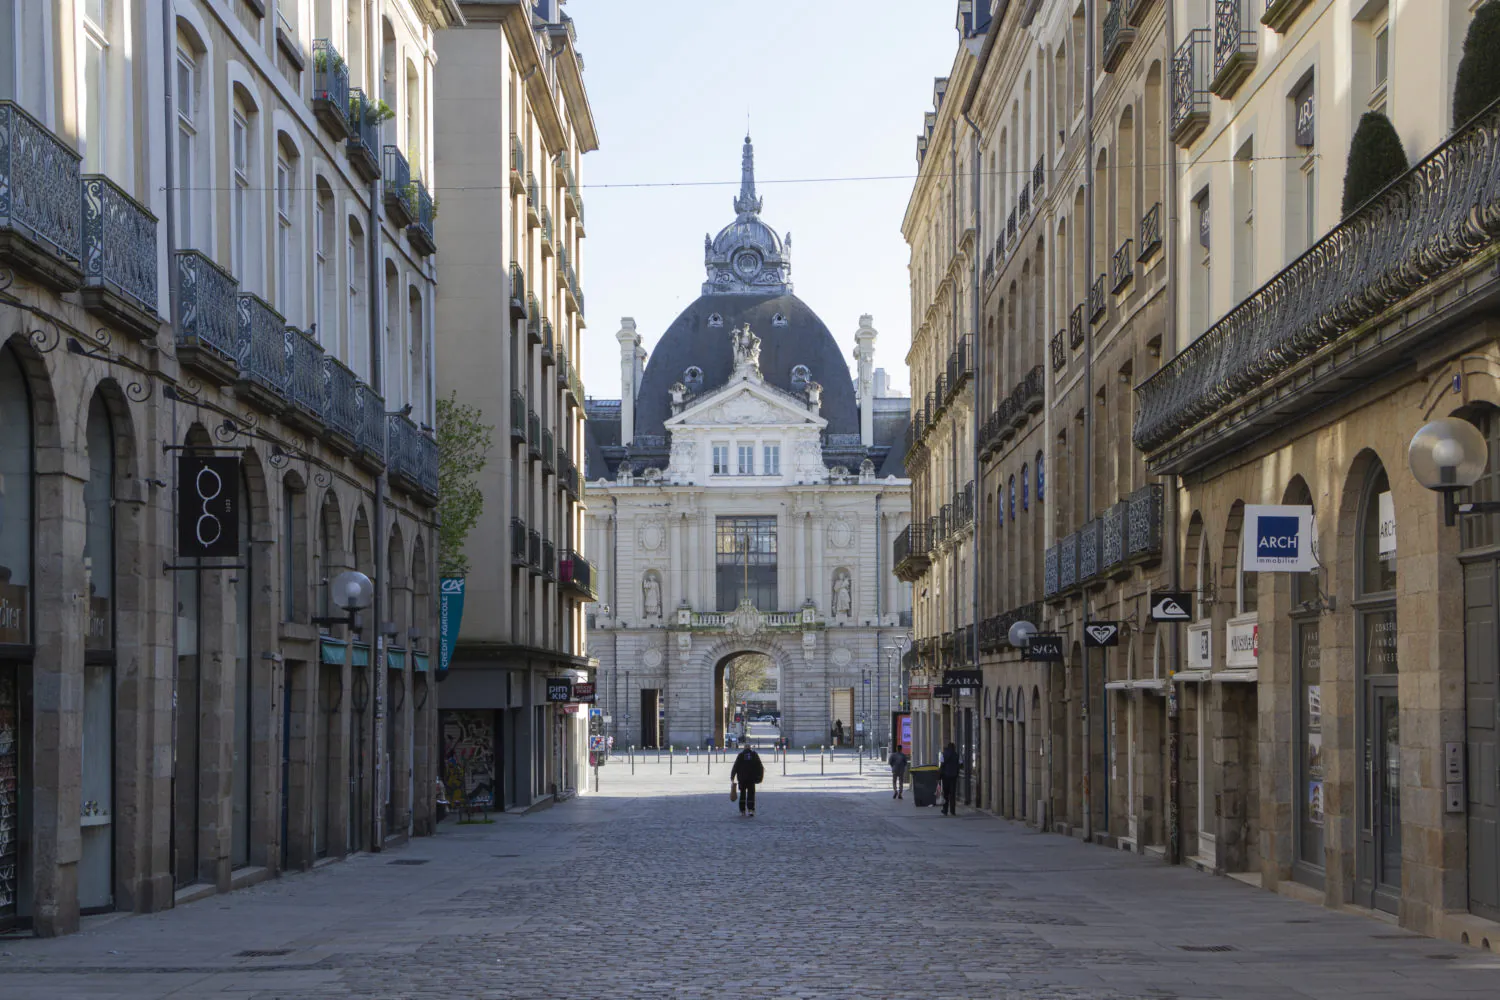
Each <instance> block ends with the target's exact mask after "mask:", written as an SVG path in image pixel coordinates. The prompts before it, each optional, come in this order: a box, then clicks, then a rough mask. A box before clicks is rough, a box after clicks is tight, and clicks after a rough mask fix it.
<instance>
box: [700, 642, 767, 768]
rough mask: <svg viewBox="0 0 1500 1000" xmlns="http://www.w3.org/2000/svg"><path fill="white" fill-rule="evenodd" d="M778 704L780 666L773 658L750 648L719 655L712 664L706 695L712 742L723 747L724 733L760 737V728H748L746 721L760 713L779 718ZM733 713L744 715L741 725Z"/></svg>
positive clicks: (748, 721) (748, 723) (761, 733)
mask: <svg viewBox="0 0 1500 1000" xmlns="http://www.w3.org/2000/svg"><path fill="white" fill-rule="evenodd" d="M781 704H782V703H781V667H780V664H779V663H778V662H777V659H776V657H774V656H772V655H770V654H769V653H764V652H761V651H759V650H753V649H742V650H738V651H736V652H733V653H729V654H727V655H725V656H722V657H720V658H719V660H718V661H717V662H716V663H715V664H714V674H713V687H712V691H711V694H710V698H709V713H710V715H711V717H712V721H713V740H714V745H715V746H719V747H722V746H724V737H725V734H726V733H735V734H739V733H742V732H749V733H750V735H751V736H752V738H754V737H756V736H763V735H764V732H763V731H761V732H757V731H753V730H751V729H750V720H752V719H755V718H758V717H760V716H764V715H775V716H777V717H778V719H781V718H782V713H781ZM736 715H742V716H743V717H744V725H743V726H741V725H740V724H738V723H736V721H735V716H736ZM777 732H778V733H779V732H780V730H779V729H778V730H777Z"/></svg>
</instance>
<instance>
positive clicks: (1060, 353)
mask: <svg viewBox="0 0 1500 1000" xmlns="http://www.w3.org/2000/svg"><path fill="white" fill-rule="evenodd" d="M1065 333H1066V331H1064V330H1058V331H1057V332H1056V333H1054V334H1053V335H1052V370H1053V371H1055V372H1060V371H1062V370H1063V369H1064V368H1066V367H1067V366H1068V350H1067V348H1066V347H1064V346H1063V337H1064V335H1065Z"/></svg>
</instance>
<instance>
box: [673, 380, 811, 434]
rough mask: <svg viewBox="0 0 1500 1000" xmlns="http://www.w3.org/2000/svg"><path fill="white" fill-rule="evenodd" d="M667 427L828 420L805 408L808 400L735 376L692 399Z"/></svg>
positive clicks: (802, 424) (781, 424) (805, 423)
mask: <svg viewBox="0 0 1500 1000" xmlns="http://www.w3.org/2000/svg"><path fill="white" fill-rule="evenodd" d="M665 424H666V429H667V430H668V431H677V430H685V429H687V428H690V427H724V426H730V427H734V426H740V427H764V426H773V427H786V426H800V427H815V428H817V429H818V430H819V431H821V430H823V429H824V428H826V427H827V426H828V421H827V420H826V419H824V418H823V417H821V416H819V415H817V414H816V413H813V412H812V411H811V410H809V409H808V408H807V402H806V401H805V400H803V399H802V398H800V397H798V396H793V395H792V394H791V393H787V392H783V391H782V390H780V389H777V388H776V387H775V386H770V385H767V384H766V383H765V382H764V381H762V380H760V379H756V378H745V377H737V378H734V379H731V380H730V381H729V382H728V383H726V384H725V385H722V386H719V387H718V388H717V389H714V390H712V391H711V392H708V393H705V394H704V395H702V396H700V397H698V398H697V399H694V400H693V401H692V402H690V403H689V404H688V405H687V406H686V407H685V408H684V409H683V411H682V412H681V413H678V414H677V415H675V416H673V417H669V418H668V419H667V420H666V421H665Z"/></svg>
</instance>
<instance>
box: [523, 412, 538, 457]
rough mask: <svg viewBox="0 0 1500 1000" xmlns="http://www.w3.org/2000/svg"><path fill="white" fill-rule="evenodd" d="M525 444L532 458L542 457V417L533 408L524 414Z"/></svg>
mask: <svg viewBox="0 0 1500 1000" xmlns="http://www.w3.org/2000/svg"><path fill="white" fill-rule="evenodd" d="M526 445H527V449H526V450H527V451H529V452H530V453H531V457H532V458H541V457H542V418H541V417H539V416H537V412H536V411H535V410H531V411H530V412H528V413H527V414H526Z"/></svg>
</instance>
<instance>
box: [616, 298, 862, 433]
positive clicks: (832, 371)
mask: <svg viewBox="0 0 1500 1000" xmlns="http://www.w3.org/2000/svg"><path fill="white" fill-rule="evenodd" d="M746 323H748V324H750V329H751V331H752V332H753V333H754V334H755V335H756V336H758V337H759V338H760V370H761V374H762V375H764V376H765V379H766V382H767V383H769V384H771V385H774V386H775V387H776V388H778V389H783V390H785V391H787V392H790V393H793V394H795V395H798V396H800V395H802V392H803V388H802V384H801V381H802V380H801V379H800V377H798V376H800V375H801V372H800V371H799V372H797V373H796V376H794V374H793V370H794V369H796V368H798V366H806V368H807V376H808V377H809V378H811V379H812V381H814V382H817V383H818V384H819V385H821V386H822V387H823V402H822V408H821V410H820V411H819V412H820V414H821V416H822V417H823V418H824V419H825V420H827V421H828V429H827V433H828V434H831V435H832V434H853V435H856V440H857V435H858V434H859V407H858V405H857V403H856V402H855V398H854V384H853V381H852V380H851V378H850V375H849V365H848V363H847V362H845V360H844V356H843V352H842V351H840V350H839V345H838V343H837V342H836V341H835V340H834V339H833V334H831V333H829V332H828V327H826V326H824V325H823V321H822V320H821V319H819V318H818V315H817V313H815V312H813V311H812V310H811V309H810V308H808V306H807V303H805V302H803V301H802V300H801V299H799V298H797V296H795V295H792V294H791V293H790V292H787V293H785V294H757V293H753V292H750V293H741V294H724V293H718V294H714V295H704V296H701V297H700V298H699V299H698V300H697V301H696V302H694V303H693V304H692V305H690V306H688V307H687V308H686V309H684V310H683V311H682V314H681V315H680V316H678V317H677V319H675V320H674V321H673V322H672V325H671V326H669V327H668V328H667V332H666V333H665V334H663V335H662V338H661V340H660V341H659V342H658V343H657V345H656V349H655V350H654V351H653V352H652V353H651V359H650V361H649V362H647V364H646V371H645V374H644V375H643V376H642V378H641V389H640V393H639V395H637V396H636V404H635V433H636V435H637V438H639V437H640V436H643V435H644V436H648V437H649V436H656V435H663V434H665V433H666V429H665V427H664V422H665V421H666V419H667V418H668V417H670V416H671V415H672V406H671V396H670V394H669V392H668V390H670V389H671V387H672V385H673V384H674V383H676V382H687V381H688V379H687V377H686V376H685V375H684V373H685V372H687V370H688V369H689V368H699V369H702V372H703V375H702V383H701V388H696V389H695V390H694V395H696V396H701V395H703V394H704V393H706V392H709V391H711V390H713V389H716V388H718V387H719V386H721V385H723V384H724V383H725V382H728V381H729V376H730V375H731V374H733V372H734V352H733V350H732V348H731V347H730V342H729V338H730V334H731V332H733V331H734V330H736V329H738V328H739V327H741V326H743V325H745V324H746Z"/></svg>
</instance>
